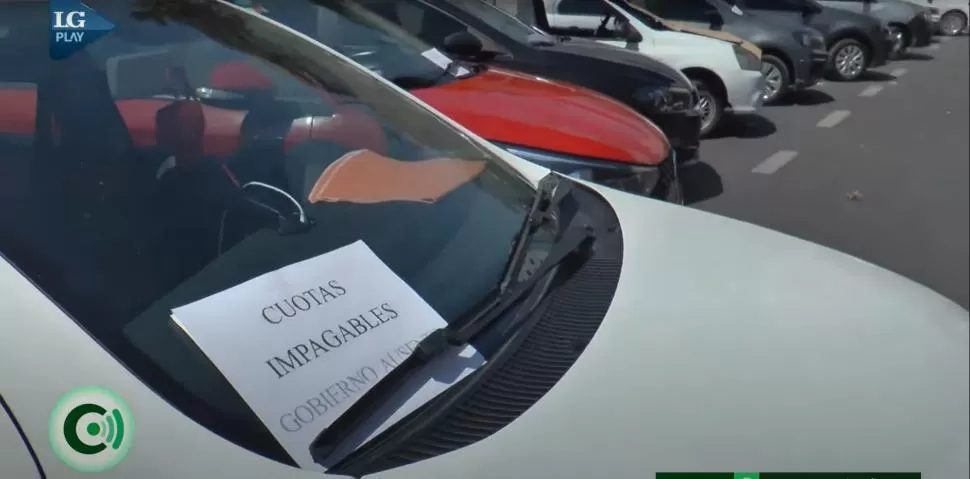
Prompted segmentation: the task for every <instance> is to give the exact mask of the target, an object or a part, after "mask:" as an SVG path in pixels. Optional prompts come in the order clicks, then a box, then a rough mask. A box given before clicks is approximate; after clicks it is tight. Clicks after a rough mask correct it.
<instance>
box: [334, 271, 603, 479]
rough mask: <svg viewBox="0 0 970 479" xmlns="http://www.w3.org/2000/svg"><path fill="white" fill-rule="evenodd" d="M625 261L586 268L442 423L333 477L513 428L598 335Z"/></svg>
mask: <svg viewBox="0 0 970 479" xmlns="http://www.w3.org/2000/svg"><path fill="white" fill-rule="evenodd" d="M621 262H622V259H621V258H595V257H594V258H592V259H590V260H589V261H587V262H586V263H585V264H584V265H583V266H582V268H580V270H579V271H578V272H577V273H576V274H575V275H574V276H572V277H571V278H570V279H569V280H568V281H567V282H566V283H565V284H564V285H563V287H562V288H560V289H558V290H557V291H556V292H555V293H554V294H553V296H552V297H550V299H549V300H550V303H549V306H548V307H547V308H546V309H545V311H543V312H542V313H538V314H542V316H541V317H540V319H539V320H538V321H537V322H536V324H535V326H534V328H533V329H532V330H531V331H529V333H528V336H527V337H526V338H525V339H524V341H523V342H522V343H521V344H520V345H519V346H518V347H517V349H516V350H515V351H514V352H513V353H512V354H511V355H509V356H507V357H506V359H504V361H503V360H502V359H501V358H499V359H497V361H498V363H495V364H492V365H491V366H492V367H491V368H490V369H489V370H488V371H485V370H484V369H482V370H479V371H478V372H476V373H474V374H473V375H472V376H470V377H469V378H468V379H466V380H470V379H472V378H474V377H475V376H476V375H478V374H481V373H485V374H488V376H487V377H486V378H483V379H482V380H481V382H480V383H479V384H477V385H475V388H474V389H473V390H472V391H469V392H468V393H467V394H465V395H464V397H460V398H458V399H457V401H456V402H455V403H454V405H453V406H451V407H450V408H449V409H448V410H447V411H445V412H444V413H443V414H442V415H441V416H439V418H438V419H437V420H435V421H433V422H431V423H429V424H427V425H424V426H423V427H422V426H419V427H417V428H414V427H413V426H409V427H411V429H409V430H408V432H407V433H405V434H410V437H409V438H408V439H406V440H405V441H404V442H403V443H402V444H400V445H399V446H398V447H397V448H395V449H394V450H392V451H390V452H387V453H385V454H382V455H380V456H378V458H377V459H376V460H371V461H365V460H361V461H359V462H358V463H356V464H355V458H361V459H363V457H366V456H365V455H366V454H367V453H368V448H367V447H365V448H362V449H361V450H359V451H357V452H356V453H354V455H352V456H351V457H349V458H347V459H345V460H344V461H343V463H342V464H338V465H337V467H335V468H331V469H330V470H329V471H328V472H331V473H336V474H348V475H367V474H373V473H375V472H379V471H383V470H387V469H391V468H394V467H398V466H403V465H406V464H411V463H414V462H417V461H420V460H423V459H427V458H431V457H434V456H438V455H441V454H444V453H447V452H450V451H454V450H456V449H459V448H462V447H464V446H468V445H470V444H474V443H475V442H478V441H480V440H482V439H485V438H486V437H488V436H490V435H492V434H494V433H495V432H497V431H498V430H500V429H502V428H503V427H505V426H506V425H508V424H509V423H511V422H512V421H514V420H515V419H516V418H518V417H519V416H520V415H522V414H523V413H524V412H525V411H526V410H527V409H529V408H530V407H531V406H532V405H533V404H535V403H536V402H537V401H538V400H539V399H540V398H542V396H544V395H545V394H546V393H547V392H549V390H550V389H552V387H553V386H554V385H555V384H556V383H557V382H559V380H560V379H561V378H562V376H563V375H565V374H566V371H567V370H568V369H569V368H570V367H571V366H572V365H573V364H574V363H575V361H576V359H577V358H578V357H579V355H580V354H582V351H583V350H584V349H585V347H586V344H588V343H589V341H590V340H591V339H592V338H593V335H594V334H596V331H597V330H598V329H599V327H600V324H601V322H602V321H603V318H604V316H605V315H606V311H607V308H609V306H610V302H611V301H612V299H613V294H614V292H615V291H616V285H617V281H618V279H619V274H620V265H621ZM486 368H488V366H486ZM432 404H433V402H432ZM426 408H427V406H425V407H423V408H420V409H418V410H417V411H415V412H414V413H412V415H417V414H420V413H421V412H423V411H424V410H425V409H426ZM406 422H407V419H405V420H404V421H402V423H406ZM402 423H399V424H402ZM391 431H394V428H393V427H392V428H391V429H390V431H389V432H391ZM385 434H387V433H385ZM373 442H374V443H378V442H379V440H375V441H373ZM372 459H373V457H372Z"/></svg>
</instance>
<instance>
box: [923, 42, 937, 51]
mask: <svg viewBox="0 0 970 479" xmlns="http://www.w3.org/2000/svg"><path fill="white" fill-rule="evenodd" d="M939 49H940V44H939V43H934V44H932V45H930V46H928V47H926V50H929V51H934V50H939Z"/></svg>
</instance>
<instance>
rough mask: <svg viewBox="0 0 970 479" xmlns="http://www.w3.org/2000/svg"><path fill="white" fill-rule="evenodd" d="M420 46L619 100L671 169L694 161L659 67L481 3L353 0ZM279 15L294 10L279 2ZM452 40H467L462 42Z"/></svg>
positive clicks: (688, 131)
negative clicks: (671, 158)
mask: <svg viewBox="0 0 970 479" xmlns="http://www.w3.org/2000/svg"><path fill="white" fill-rule="evenodd" d="M360 3H361V4H362V5H365V6H366V7H367V8H369V9H370V10H372V11H374V12H375V13H378V14H380V15H381V16H383V17H384V18H385V19H387V20H389V21H392V22H394V23H395V24H397V25H398V26H401V27H402V28H405V29H406V30H407V31H408V32H409V33H411V34H412V35H416V36H418V37H420V38H421V39H422V40H424V41H425V42H426V43H428V44H431V45H434V46H435V47H436V48H438V49H441V50H444V51H445V53H447V54H449V55H451V56H453V57H456V58H460V59H464V60H470V61H474V62H484V63H487V64H489V65H494V66H499V67H503V68H509V69H512V70H516V71H520V72H524V73H528V74H531V75H537V76H541V77H543V78H548V79H551V80H557V81H563V82H567V83H571V84H575V85H579V86H582V87H585V88H589V89H591V90H595V91H598V92H600V93H603V94H606V95H608V96H610V97H612V98H614V99H616V100H619V101H621V102H623V103H625V104H626V105H628V106H630V107H631V108H633V109H635V110H637V111H638V112H639V113H640V114H642V115H644V116H646V117H647V118H648V119H650V121H652V122H654V123H655V124H656V125H657V126H659V127H660V129H661V130H663V132H664V134H665V135H666V136H667V139H668V140H669V141H670V144H671V146H672V147H673V148H674V150H675V151H676V155H677V156H676V158H677V164H678V165H679V166H684V165H687V164H690V163H692V162H695V161H697V160H699V155H698V151H699V148H698V147H699V144H700V141H699V139H700V114H699V112H698V111H697V103H698V102H699V100H700V99H699V97H698V95H697V90H696V89H695V88H694V87H693V84H692V83H691V82H690V80H689V79H688V78H687V77H685V76H684V74H683V73H681V72H680V71H678V70H675V69H673V68H671V67H670V66H668V65H667V64H665V63H663V62H660V61H657V60H654V59H652V58H650V57H648V56H645V55H640V54H638V53H636V52H631V51H626V50H621V49H618V48H612V47H609V46H606V45H602V44H600V43H597V42H594V41H588V40H583V39H570V38H559V37H555V36H552V35H547V34H544V33H542V32H540V31H538V30H536V29H534V28H533V27H531V26H529V25H526V24H525V23H523V22H521V21H520V20H519V19H517V18H516V17H513V16H512V15H510V14H508V13H506V12H505V11H504V10H501V9H499V8H497V7H495V6H493V5H492V4H490V3H486V2H483V1H481V0H398V1H388V0H361V1H360ZM279 4H280V7H281V8H282V7H283V6H284V5H285V6H286V8H298V5H299V3H298V2H292V1H287V0H283V1H281V2H279ZM456 33H467V34H469V35H472V36H474V37H475V39H477V40H475V39H471V38H468V37H464V38H465V39H466V41H464V42H461V41H457V42H456V41H455V40H460V39H461V38H463V37H462V36H454V35H455V34H456Z"/></svg>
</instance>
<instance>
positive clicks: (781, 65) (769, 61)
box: [761, 55, 791, 103]
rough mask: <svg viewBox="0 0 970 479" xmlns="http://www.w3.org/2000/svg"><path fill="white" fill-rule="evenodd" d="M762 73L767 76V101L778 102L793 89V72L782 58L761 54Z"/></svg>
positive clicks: (765, 98) (765, 97)
mask: <svg viewBox="0 0 970 479" xmlns="http://www.w3.org/2000/svg"><path fill="white" fill-rule="evenodd" d="M761 73H762V74H763V75H764V76H765V96H764V102H765V103H774V102H777V101H778V100H780V99H782V98H784V97H785V95H787V94H788V91H789V90H790V89H791V72H789V71H788V65H786V64H785V62H784V61H782V59H781V58H778V57H776V56H774V55H761ZM769 76H771V78H769ZM769 92H770V94H769Z"/></svg>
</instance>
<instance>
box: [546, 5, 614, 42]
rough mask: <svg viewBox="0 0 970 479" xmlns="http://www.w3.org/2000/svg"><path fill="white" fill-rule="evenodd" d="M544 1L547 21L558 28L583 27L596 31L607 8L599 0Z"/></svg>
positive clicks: (585, 29) (586, 29) (583, 28)
mask: <svg viewBox="0 0 970 479" xmlns="http://www.w3.org/2000/svg"><path fill="white" fill-rule="evenodd" d="M544 2H545V7H546V21H547V22H548V24H549V26H550V27H552V28H556V29H582V30H584V31H590V32H595V31H596V29H597V28H598V27H599V24H600V20H601V19H602V18H603V15H604V10H605V9H604V5H603V3H602V2H600V1H599V0H544ZM577 36H579V35H577ZM584 36H585V35H584Z"/></svg>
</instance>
